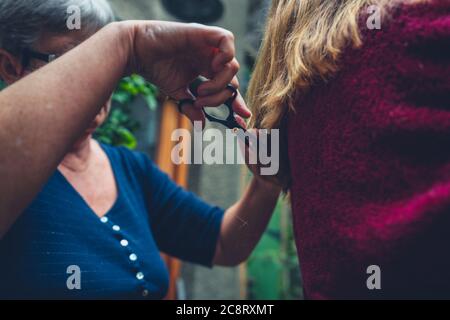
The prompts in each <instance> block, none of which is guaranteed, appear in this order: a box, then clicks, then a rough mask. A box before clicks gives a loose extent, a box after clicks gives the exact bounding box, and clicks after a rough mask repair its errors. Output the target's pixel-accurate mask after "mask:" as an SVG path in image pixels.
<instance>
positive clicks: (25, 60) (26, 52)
mask: <svg viewBox="0 0 450 320" xmlns="http://www.w3.org/2000/svg"><path fill="white" fill-rule="evenodd" d="M57 57H58V56H57V55H56V54H47V53H41V52H37V51H33V50H31V49H23V50H22V66H23V67H24V68H27V67H28V66H29V65H30V62H31V60H32V59H37V60H40V61H44V62H46V63H50V62H52V61H53V60H55V59H56V58H57Z"/></svg>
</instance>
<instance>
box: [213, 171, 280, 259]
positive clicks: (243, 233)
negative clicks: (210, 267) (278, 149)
mask: <svg viewBox="0 0 450 320" xmlns="http://www.w3.org/2000/svg"><path fill="white" fill-rule="evenodd" d="M280 192H281V189H280V188H279V187H277V186H275V185H272V184H270V183H267V182H264V181H262V180H260V179H257V178H254V179H253V180H252V182H251V183H250V185H249V187H248V188H247V191H246V192H245V194H244V196H243V197H242V199H241V200H240V201H239V202H238V203H236V204H235V205H234V206H232V207H231V208H230V209H228V210H227V211H226V213H225V216H224V220H223V223H222V227H221V232H220V236H219V240H218V243H217V248H216V254H215V257H214V264H217V265H222V266H235V265H238V264H239V263H241V262H243V261H245V260H246V259H247V258H248V256H249V255H250V253H251V252H252V251H253V249H254V248H255V246H256V245H257V243H258V242H259V240H260V239H261V236H262V234H263V233H264V231H265V230H266V228H267V225H268V223H269V221H270V218H271V217H272V213H273V211H274V209H275V206H276V204H277V201H278V198H279V195H280Z"/></svg>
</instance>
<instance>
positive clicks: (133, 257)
mask: <svg viewBox="0 0 450 320" xmlns="http://www.w3.org/2000/svg"><path fill="white" fill-rule="evenodd" d="M130 260H131V261H136V260H137V255H135V254H134V253H132V254H130Z"/></svg>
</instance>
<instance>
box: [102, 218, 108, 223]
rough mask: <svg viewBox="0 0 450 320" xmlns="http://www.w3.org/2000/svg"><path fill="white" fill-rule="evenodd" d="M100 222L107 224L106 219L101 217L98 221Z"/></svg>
mask: <svg viewBox="0 0 450 320" xmlns="http://www.w3.org/2000/svg"><path fill="white" fill-rule="evenodd" d="M100 221H101V222H103V223H107V222H108V217H102V218H101V219H100Z"/></svg>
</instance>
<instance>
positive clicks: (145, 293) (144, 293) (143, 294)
mask: <svg viewBox="0 0 450 320" xmlns="http://www.w3.org/2000/svg"><path fill="white" fill-rule="evenodd" d="M148 294H149V292H148V290H147V289H145V290H143V291H142V296H143V297H147V296H148Z"/></svg>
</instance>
